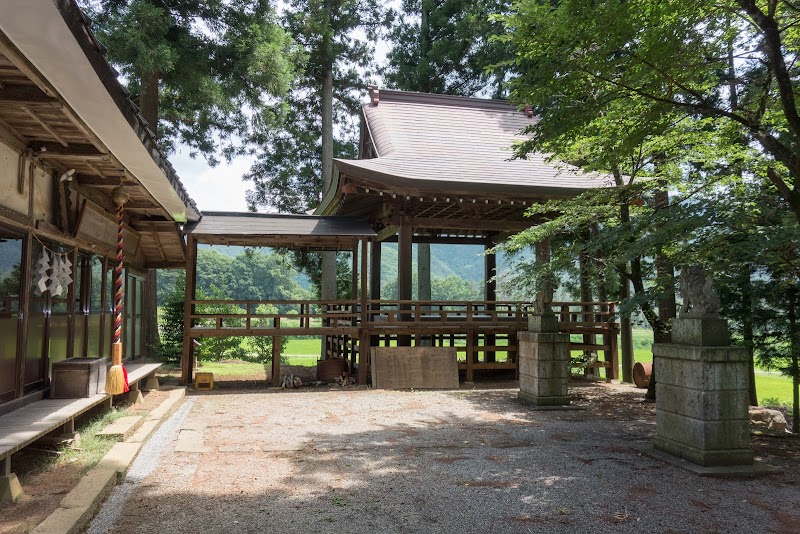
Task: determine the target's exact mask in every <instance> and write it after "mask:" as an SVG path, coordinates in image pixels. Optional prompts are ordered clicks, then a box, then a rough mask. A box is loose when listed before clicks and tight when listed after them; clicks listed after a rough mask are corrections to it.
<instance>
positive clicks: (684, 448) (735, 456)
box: [653, 436, 754, 467]
mask: <svg viewBox="0 0 800 534" xmlns="http://www.w3.org/2000/svg"><path fill="white" fill-rule="evenodd" d="M653 446H654V447H655V448H656V449H657V450H660V451H663V452H666V453H668V454H671V455H673V456H676V457H678V458H682V459H684V460H686V461H689V462H692V463H695V464H697V465H702V466H706V467H718V466H729V465H752V464H753V461H754V455H753V451H752V450H751V449H749V448H741V449H713V450H709V449H701V448H697V447H692V446H690V445H687V444H686V443H681V442H678V441H674V440H671V439H669V438H667V437H664V436H656V438H655V440H654V441H653Z"/></svg>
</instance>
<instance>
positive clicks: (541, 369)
mask: <svg viewBox="0 0 800 534" xmlns="http://www.w3.org/2000/svg"><path fill="white" fill-rule="evenodd" d="M548 319H549V317H548V316H544V321H541V320H539V321H536V323H537V326H538V325H544V326H545V327H547V326H555V324H556V323H555V317H552V319H553V320H552V321H549V320H548ZM551 323H552V325H551ZM517 340H518V346H519V398H520V399H522V400H524V401H526V402H530V403H531V404H535V405H537V406H566V405H568V404H569V395H568V393H567V379H568V378H569V334H559V333H557V332H518V333H517Z"/></svg>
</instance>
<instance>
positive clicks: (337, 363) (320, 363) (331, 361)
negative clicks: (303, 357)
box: [317, 358, 347, 380]
mask: <svg viewBox="0 0 800 534" xmlns="http://www.w3.org/2000/svg"><path fill="white" fill-rule="evenodd" d="M344 374H347V360H344V359H342V358H328V359H327V360H317V380H336V379H337V378H342V375H344Z"/></svg>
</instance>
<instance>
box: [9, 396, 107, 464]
mask: <svg viewBox="0 0 800 534" xmlns="http://www.w3.org/2000/svg"><path fill="white" fill-rule="evenodd" d="M104 402H108V395H106V394H104V393H102V394H99V395H94V396H92V397H87V398H82V399H43V400H40V401H37V402H34V403H32V404H29V405H27V406H24V407H22V408H20V409H18V410H14V411H13V412H11V413H7V414H5V415H3V416H0V476H5V475H9V474H11V455H12V454H14V453H15V452H17V451H19V450H21V449H24V448H25V447H27V446H28V445H30V444H31V443H33V442H34V441H36V440H37V439H39V438H41V437H42V436H45V435H47V434H49V433H50V432H52V431H53V430H55V429H57V428H59V427H63V426H70V425H74V422H75V418H76V417H77V416H79V415H81V414H82V413H84V412H85V411H87V410H90V409H91V408H94V407H95V406H97V405H98V404H102V403H104ZM71 430H74V426H72V429H70V428H65V432H69V431H71Z"/></svg>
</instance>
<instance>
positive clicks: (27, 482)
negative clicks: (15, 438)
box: [0, 391, 169, 534]
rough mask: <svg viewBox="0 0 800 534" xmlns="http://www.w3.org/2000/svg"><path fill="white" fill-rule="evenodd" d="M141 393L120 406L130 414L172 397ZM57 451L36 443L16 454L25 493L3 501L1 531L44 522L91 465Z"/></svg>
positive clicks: (3, 533)
mask: <svg viewBox="0 0 800 534" xmlns="http://www.w3.org/2000/svg"><path fill="white" fill-rule="evenodd" d="M142 393H143V400H144V402H142V403H141V404H136V405H125V404H120V405H119V406H126V407H127V409H128V412H129V414H130V415H142V414H146V413H147V412H149V411H150V410H152V409H153V408H155V407H156V406H158V405H159V404H161V402H162V401H164V400H165V399H166V398H167V396H169V392H168V391H150V392H142ZM100 409H102V408H101V407H98V408H96V409H94V410H91V411H89V412H87V413H85V414H83V415H82V416H81V417H80V418H78V419H77V420H76V421H75V428H76V429H77V430H79V431H80V427H81V425H82V424H85V423H86V422H88V421H89V420H91V419H93V418H94V417H97V416H98V415H99V410H100ZM48 451H50V452H48ZM54 451H55V449H53V448H52V447H47V446H42V445H36V444H34V445H32V446H30V447H28V448H26V449H25V450H23V451H21V452H19V453H17V454H15V455H14V457H13V459H12V467H13V469H14V472H15V473H16V474H17V477H18V478H19V481H20V484H22V488H23V491H24V492H25V494H24V495H23V497H22V498H21V499H20V500H19V501H17V502H15V503H0V534H17V533H20V532H27V531H29V530H31V529H33V527H35V526H36V525H38V524H39V523H41V522H42V521H44V519H45V518H46V517H47V516H48V515H50V514H51V513H52V512H53V511H54V510H55V509H56V508H58V505H59V503H60V502H61V500H62V499H63V498H64V496H65V495H66V494H67V493H69V492H70V491H71V490H72V488H73V487H75V485H76V484H77V483H78V481H79V480H80V479H81V477H82V476H83V475H84V474H85V473H86V471H88V470H89V469H90V468H91V467H92V466H91V465H87V464H86V463H85V462H83V461H81V459H80V458H71V459H70V460H69V461H66V460H61V459H59V457H58V455H57V454H56V453H55V452H54Z"/></svg>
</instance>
